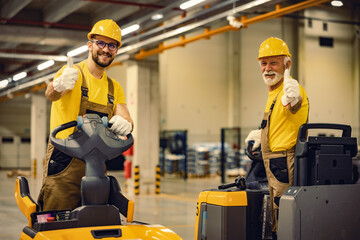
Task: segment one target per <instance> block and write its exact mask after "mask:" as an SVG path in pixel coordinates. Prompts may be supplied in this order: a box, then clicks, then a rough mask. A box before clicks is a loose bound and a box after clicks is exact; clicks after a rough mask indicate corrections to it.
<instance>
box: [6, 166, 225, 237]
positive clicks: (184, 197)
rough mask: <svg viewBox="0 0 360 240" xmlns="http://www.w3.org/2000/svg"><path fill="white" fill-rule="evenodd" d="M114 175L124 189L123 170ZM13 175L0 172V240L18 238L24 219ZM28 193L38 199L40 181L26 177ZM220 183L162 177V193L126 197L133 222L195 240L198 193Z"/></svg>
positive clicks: (201, 179) (210, 179)
mask: <svg viewBox="0 0 360 240" xmlns="http://www.w3.org/2000/svg"><path fill="white" fill-rule="evenodd" d="M109 175H113V176H115V177H116V178H117V179H118V181H119V183H120V185H121V186H122V187H123V184H124V177H123V172H122V171H114V172H109ZM15 179H16V178H15V176H14V177H8V176H7V171H0V182H1V185H0V239H1V240H15V239H19V237H20V233H21V231H22V229H23V228H24V226H26V225H27V219H26V218H25V216H24V215H23V214H22V213H21V211H20V210H19V209H18V207H17V205H16V202H15V198H14V189H15ZM27 179H28V181H29V187H30V193H31V195H32V197H33V199H35V200H36V199H37V193H38V191H39V188H40V184H41V178H37V179H36V180H34V179H32V178H30V177H27ZM219 184H220V177H218V176H217V177H209V178H189V179H188V180H187V181H184V180H183V179H179V178H169V177H166V178H162V180H161V187H160V188H161V194H159V195H156V194H152V195H142V194H140V195H138V196H129V198H130V199H132V200H133V201H134V202H135V213H134V220H136V221H141V222H147V223H153V224H154V223H157V224H161V225H163V226H166V227H168V228H170V229H171V230H173V231H174V232H176V233H177V234H178V235H179V236H181V237H182V238H183V239H184V240H192V239H194V230H195V227H194V226H195V225H194V224H195V211H196V201H197V197H198V194H199V193H200V192H201V191H202V190H204V189H209V188H213V187H216V186H218V185H219Z"/></svg>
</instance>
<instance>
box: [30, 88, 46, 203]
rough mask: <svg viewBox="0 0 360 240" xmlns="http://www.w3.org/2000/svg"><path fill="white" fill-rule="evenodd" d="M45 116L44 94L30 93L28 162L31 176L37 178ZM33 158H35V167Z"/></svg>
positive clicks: (43, 151)
mask: <svg viewBox="0 0 360 240" xmlns="http://www.w3.org/2000/svg"><path fill="white" fill-rule="evenodd" d="M46 117H47V115H46V98H45V96H44V94H32V96H31V135H30V136H31V146H30V160H31V163H30V164H31V174H32V176H33V177H34V178H39V179H41V178H42V173H43V160H44V158H45V153H46V132H47V131H46V130H47V129H46V128H47V124H46V120H47V118H46ZM34 160H36V169H35V165H34ZM34 196H35V195H34Z"/></svg>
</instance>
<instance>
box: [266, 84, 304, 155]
mask: <svg viewBox="0 0 360 240" xmlns="http://www.w3.org/2000/svg"><path fill="white" fill-rule="evenodd" d="M283 95H284V91H283V84H281V85H280V86H279V87H278V88H277V89H275V90H273V91H270V92H269V96H268V99H267V102H266V107H265V112H269V110H270V106H271V104H272V103H273V101H274V99H275V97H276V98H277V99H276V103H275V106H274V109H273V111H272V113H271V116H270V129H269V139H268V141H269V147H270V150H271V151H272V152H278V151H285V150H288V149H291V148H292V147H293V146H295V144H296V139H297V135H298V132H299V128H300V126H301V125H303V124H304V123H306V122H307V119H308V114H309V102H308V98H307V95H306V92H305V90H304V88H303V87H302V86H300V95H301V97H302V104H301V107H300V109H299V110H298V111H297V112H296V113H295V114H293V113H291V112H290V111H289V110H288V109H287V108H286V107H284V106H283V105H282V104H281V97H282V96H283Z"/></svg>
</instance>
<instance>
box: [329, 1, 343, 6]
mask: <svg viewBox="0 0 360 240" xmlns="http://www.w3.org/2000/svg"><path fill="white" fill-rule="evenodd" d="M342 5H344V4H343V2H342V1H331V6H333V7H341V6H342Z"/></svg>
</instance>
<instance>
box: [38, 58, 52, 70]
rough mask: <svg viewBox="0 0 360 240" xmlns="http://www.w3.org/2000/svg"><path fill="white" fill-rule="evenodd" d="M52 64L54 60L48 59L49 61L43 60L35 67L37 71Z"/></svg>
mask: <svg viewBox="0 0 360 240" xmlns="http://www.w3.org/2000/svg"><path fill="white" fill-rule="evenodd" d="M54 64H55V62H54V60H49V61H46V62H43V63H41V64H39V65H38V66H37V69H38V70H39V71H41V70H44V69H46V68H48V67H51V66H52V65H54Z"/></svg>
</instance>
